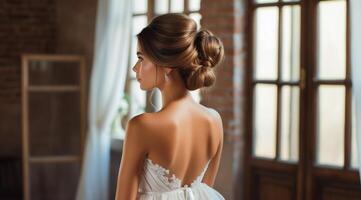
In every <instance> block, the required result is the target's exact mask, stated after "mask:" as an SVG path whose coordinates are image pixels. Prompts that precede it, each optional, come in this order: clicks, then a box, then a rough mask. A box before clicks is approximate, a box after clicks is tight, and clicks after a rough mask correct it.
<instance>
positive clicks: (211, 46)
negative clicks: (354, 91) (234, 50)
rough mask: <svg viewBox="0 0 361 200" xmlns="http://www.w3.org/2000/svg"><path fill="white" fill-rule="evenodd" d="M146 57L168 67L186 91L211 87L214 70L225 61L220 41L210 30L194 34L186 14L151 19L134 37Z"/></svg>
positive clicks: (193, 27) (173, 14) (195, 30)
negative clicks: (178, 77) (172, 69)
mask: <svg viewBox="0 0 361 200" xmlns="http://www.w3.org/2000/svg"><path fill="white" fill-rule="evenodd" d="M137 38H138V42H139V45H140V47H141V48H142V50H143V51H144V52H145V54H146V55H147V56H148V57H149V58H150V60H151V61H152V62H153V63H155V65H156V66H171V67H172V68H176V69H177V70H178V72H179V74H180V75H181V77H182V79H183V82H184V83H185V86H186V88H187V89H188V90H196V89H198V88H201V87H208V86H211V85H213V83H214V82H215V79H216V76H215V74H214V71H213V68H214V67H216V66H218V65H219V63H220V62H221V61H222V60H223V58H224V47H223V44H222V41H221V40H220V39H219V38H218V37H216V36H215V35H213V34H212V32H211V31H209V30H205V29H201V30H199V31H197V24H196V22H195V21H194V20H193V19H192V18H190V17H188V16H187V15H185V14H178V13H168V14H164V15H160V16H158V17H155V18H153V19H152V21H151V22H150V24H149V25H148V26H146V27H145V28H143V29H142V31H141V32H140V33H139V34H137Z"/></svg>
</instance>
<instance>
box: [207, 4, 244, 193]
mask: <svg viewBox="0 0 361 200" xmlns="http://www.w3.org/2000/svg"><path fill="white" fill-rule="evenodd" d="M244 2H245V1H241V0H223V1H217V0H202V3H201V14H202V20H201V24H202V27H203V28H206V29H209V30H211V31H212V32H213V33H214V34H216V35H217V36H219V37H220V38H221V40H222V41H223V44H224V46H225V60H224V62H223V65H222V66H219V67H218V68H217V69H216V77H217V79H216V84H215V85H214V86H213V87H211V88H209V89H207V90H205V91H203V92H202V99H203V100H202V101H201V103H202V104H205V105H207V106H210V107H213V108H215V109H216V110H218V111H219V113H220V115H221V117H222V120H223V129H224V134H225V136H224V147H223V154H222V159H221V164H220V168H219V172H218V175H217V178H216V183H215V186H214V187H215V188H216V189H217V190H218V191H220V193H222V194H223V195H224V196H225V198H226V199H241V197H240V194H241V193H242V187H241V185H242V180H243V174H242V171H243V169H242V166H243V162H242V160H243V152H244V142H243V141H244V134H245V123H244V119H245V110H246V107H245V106H244V105H245V101H246V90H245V88H246V85H245V82H246V77H245V76H246V66H245V58H246V57H245V53H246V52H245V42H244V40H245V36H244V34H243V29H244V27H245V22H246V20H245V18H246V13H245V3H244Z"/></svg>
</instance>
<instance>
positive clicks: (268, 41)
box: [254, 7, 278, 79]
mask: <svg viewBox="0 0 361 200" xmlns="http://www.w3.org/2000/svg"><path fill="white" fill-rule="evenodd" d="M255 23H256V24H255V30H254V31H255V32H254V33H255V40H254V43H255V44H254V47H255V52H254V53H255V56H254V66H255V78H256V79H277V71H278V70H277V55H278V8H277V7H265V8H258V9H257V10H256V15H255Z"/></svg>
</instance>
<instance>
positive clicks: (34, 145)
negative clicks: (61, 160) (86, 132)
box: [29, 92, 80, 156]
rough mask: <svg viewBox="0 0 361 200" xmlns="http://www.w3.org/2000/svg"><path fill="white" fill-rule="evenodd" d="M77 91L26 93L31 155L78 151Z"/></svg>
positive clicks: (78, 107) (78, 105) (67, 153)
mask: <svg viewBox="0 0 361 200" xmlns="http://www.w3.org/2000/svg"><path fill="white" fill-rule="evenodd" d="M79 101H80V99H79V94H78V93H74V92H61V93H44V92H31V93H29V145H30V147H29V148H30V155H31V156H57V155H79V153H80V104H79Z"/></svg>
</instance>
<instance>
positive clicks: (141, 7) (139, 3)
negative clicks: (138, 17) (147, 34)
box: [133, 0, 148, 13]
mask: <svg viewBox="0 0 361 200" xmlns="http://www.w3.org/2000/svg"><path fill="white" fill-rule="evenodd" d="M133 6H134V13H147V7H148V0H135V1H134V3H133Z"/></svg>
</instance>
